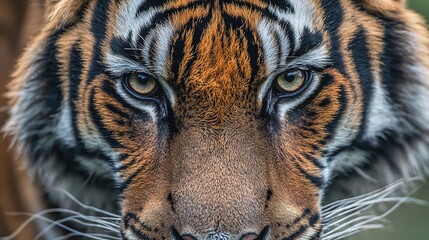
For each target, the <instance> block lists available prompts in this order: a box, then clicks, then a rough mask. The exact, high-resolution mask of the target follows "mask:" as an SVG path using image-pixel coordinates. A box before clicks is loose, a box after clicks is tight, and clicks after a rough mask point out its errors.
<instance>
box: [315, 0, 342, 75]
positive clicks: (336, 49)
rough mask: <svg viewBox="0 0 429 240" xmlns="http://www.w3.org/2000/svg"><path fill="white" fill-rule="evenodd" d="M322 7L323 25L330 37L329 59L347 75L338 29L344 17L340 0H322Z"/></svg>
mask: <svg viewBox="0 0 429 240" xmlns="http://www.w3.org/2000/svg"><path fill="white" fill-rule="evenodd" d="M321 2H322V8H323V9H324V12H325V24H324V25H325V26H326V29H327V30H328V31H329V35H330V38H331V61H332V64H333V66H335V68H337V69H338V70H339V71H340V73H342V74H343V75H344V76H346V77H348V74H347V72H346V70H345V66H344V58H343V54H342V50H341V45H340V37H339V30H340V29H341V24H342V22H343V19H344V13H343V8H342V4H341V2H340V0H322V1H321Z"/></svg>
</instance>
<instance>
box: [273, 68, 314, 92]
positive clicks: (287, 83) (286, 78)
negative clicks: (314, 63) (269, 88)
mask: <svg viewBox="0 0 429 240" xmlns="http://www.w3.org/2000/svg"><path fill="white" fill-rule="evenodd" d="M307 76H308V74H307V73H306V72H305V71H303V70H299V69H293V70H289V71H286V72H283V73H281V74H280V75H278V76H277V78H276V82H275V83H276V87H277V90H278V91H279V92H281V93H289V94H293V93H295V92H297V91H299V90H301V89H302V88H303V87H304V86H305V85H306V82H307Z"/></svg>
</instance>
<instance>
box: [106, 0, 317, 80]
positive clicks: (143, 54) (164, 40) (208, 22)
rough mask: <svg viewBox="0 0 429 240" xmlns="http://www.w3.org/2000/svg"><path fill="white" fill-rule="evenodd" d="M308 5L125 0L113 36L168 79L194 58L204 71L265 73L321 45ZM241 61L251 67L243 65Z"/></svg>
mask: <svg viewBox="0 0 429 240" xmlns="http://www.w3.org/2000/svg"><path fill="white" fill-rule="evenodd" d="M313 5H314V4H313V1H310V0H299V1H298V0H289V1H282V2H281V3H278V1H272V2H271V1H268V0H264V1H257V0H236V1H233V0H224V1H184V0H182V1H180V0H178V1H141V0H130V1H128V2H127V4H125V5H124V6H122V8H119V9H120V10H119V12H118V13H117V18H116V21H115V22H116V28H115V29H116V31H114V38H118V39H121V40H122V42H126V44H123V46H119V47H115V48H116V49H119V48H122V49H128V50H129V52H128V53H126V51H122V53H124V52H125V54H123V55H126V57H134V59H133V60H134V62H133V63H138V64H141V65H143V66H144V67H145V69H147V70H149V71H150V72H151V73H154V74H155V75H159V76H161V77H163V78H164V79H167V80H170V79H173V80H176V81H177V80H178V79H179V78H181V77H184V76H189V75H190V70H192V66H200V67H201V64H202V63H201V62H200V63H196V62H195V60H197V59H205V60H207V61H206V62H205V63H204V67H206V68H205V69H206V70H207V67H209V66H210V67H215V68H218V69H219V68H225V67H228V68H227V70H230V71H229V74H230V73H232V72H233V70H232V67H233V66H234V65H235V64H237V62H238V63H240V64H239V65H241V69H238V68H236V69H235V72H236V74H238V72H240V71H241V73H240V74H242V76H248V74H249V72H252V71H253V73H256V72H257V71H255V70H258V71H264V73H262V74H265V75H266V76H267V75H269V74H270V73H272V72H274V71H276V69H278V68H279V66H284V65H286V64H287V63H288V60H289V59H288V57H289V56H291V55H297V56H299V55H302V54H304V53H305V52H304V51H302V50H303V49H305V51H307V52H309V51H310V50H312V49H314V48H316V47H318V46H319V45H320V44H321V42H322V41H321V33H320V32H321V30H319V29H322V28H321V27H320V26H318V24H316V23H317V22H318V21H317V20H316V19H314V18H315V16H316V15H317V14H314V13H315V11H316V9H317V8H316V7H315V6H313ZM319 15H320V14H319ZM112 43H117V41H116V42H115V41H112ZM112 46H114V44H112ZM210 47H213V48H210ZM112 48H113V47H112ZM202 53H204V54H202ZM232 56H233V57H234V58H233V59H231V57H232ZM225 57H226V58H225ZM295 57H296V56H295ZM112 59H113V60H114V58H112ZM112 59H111V60H112ZM236 59H239V61H237V60H236ZM319 59H320V56H319ZM227 60H229V61H227ZM112 62H114V61H112ZM210 62H211V63H215V62H216V63H217V64H212V65H210V64H209V63H210ZM246 62H250V63H251V64H252V66H253V69H252V68H248V67H246V66H244V65H243V63H246ZM138 64H135V66H137V65H138ZM111 65H112V63H111ZM120 65H123V64H120ZM256 65H258V69H254V68H255V67H256ZM135 66H134V67H135ZM131 70H135V69H131ZM125 71H126V70H123V71H119V72H125ZM213 71H216V70H215V69H214V70H213ZM113 72H115V71H113ZM117 72H118V71H117ZM206 75H207V74H206ZM227 75H228V74H227V73H225V76H227ZM207 76H208V75H207Z"/></svg>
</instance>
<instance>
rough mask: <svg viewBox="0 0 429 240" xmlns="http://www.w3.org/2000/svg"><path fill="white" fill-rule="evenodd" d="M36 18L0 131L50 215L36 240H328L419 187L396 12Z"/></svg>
mask: <svg viewBox="0 0 429 240" xmlns="http://www.w3.org/2000/svg"><path fill="white" fill-rule="evenodd" d="M46 4H47V10H46V11H47V13H46V15H45V19H44V20H43V22H42V25H43V26H42V28H41V30H40V31H39V32H38V33H37V34H36V35H35V36H34V38H33V40H32V41H31V42H30V44H29V45H28V47H27V48H26V50H25V51H24V53H23V55H22V57H21V58H20V60H19V61H18V63H17V65H16V70H15V72H14V74H13V80H12V81H11V83H10V85H9V89H8V97H9V107H10V110H9V111H10V119H9V120H8V123H7V125H6V126H5V131H6V132H7V133H8V134H10V135H11V136H13V139H14V141H13V142H14V143H13V144H14V146H15V149H16V153H17V155H18V156H21V157H22V158H23V159H25V163H26V165H27V168H28V172H29V173H30V175H31V176H32V177H33V178H34V179H35V180H37V182H39V183H40V185H41V186H42V188H43V192H44V195H45V196H46V201H47V202H49V203H50V204H51V206H55V207H56V208H53V209H51V210H50V209H47V210H46V211H45V213H47V212H49V211H51V212H54V213H57V214H59V215H62V216H64V217H63V218H61V217H60V218H59V220H57V221H55V220H52V221H53V223H52V225H49V226H48V228H45V229H44V230H43V231H41V232H40V233H39V235H38V236H37V237H38V238H40V237H43V236H42V235H44V234H47V232H49V231H50V230H52V231H53V228H54V227H60V228H62V229H64V230H65V231H64V232H62V233H60V234H63V235H62V236H61V235H60V236H59V237H58V239H67V238H71V237H77V238H78V239H124V240H145V239H171V240H200V239H201V240H215V239H219V240H271V239H272V240H277V239H281V240H319V239H322V240H331V239H343V238H346V237H348V236H350V235H353V234H355V233H358V232H360V231H361V230H365V229H369V228H372V227H374V225H372V223H373V222H374V221H377V220H378V219H379V217H383V215H380V216H378V217H373V218H371V217H370V216H367V215H364V216H361V215H359V214H360V213H361V212H362V211H364V210H367V209H371V208H373V207H374V206H373V205H374V203H375V202H383V201H384V200H385V201H388V198H389V196H391V194H396V193H399V192H403V191H407V190H404V188H407V187H405V185H406V186H411V185H414V184H419V182H420V181H421V180H423V179H424V176H425V175H427V174H428V173H429V134H428V133H429V124H428V122H429V112H428V111H427V109H429V33H428V30H427V28H426V26H425V22H424V20H423V18H422V17H421V16H419V15H418V14H416V13H415V12H413V11H412V10H409V9H408V8H407V7H406V1H405V0H212V1H207V0H91V1H90V0H74V1H68V0H56V1H47V2H46ZM401 179H402V180H401ZM405 195H407V193H405ZM395 199H396V198H395ZM403 199H405V200H404V201H407V199H408V198H406V197H404V198H400V199H399V200H398V203H401V202H403ZM56 209H60V210H56ZM67 214H69V215H67ZM70 215H71V216H70ZM42 216H43V215H40V214H39V215H37V216H36V218H41V217H42ZM42 220H43V219H42ZM51 239H53V238H51Z"/></svg>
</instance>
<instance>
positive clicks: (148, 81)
mask: <svg viewBox="0 0 429 240" xmlns="http://www.w3.org/2000/svg"><path fill="white" fill-rule="evenodd" d="M126 80H127V87H128V88H129V90H131V91H132V92H133V93H134V94H137V95H141V96H148V95H151V94H153V93H155V92H156V90H157V88H158V82H157V81H156V79H154V78H153V77H151V76H149V75H147V74H142V73H132V74H130V75H129V76H128V77H127V79H126Z"/></svg>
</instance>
